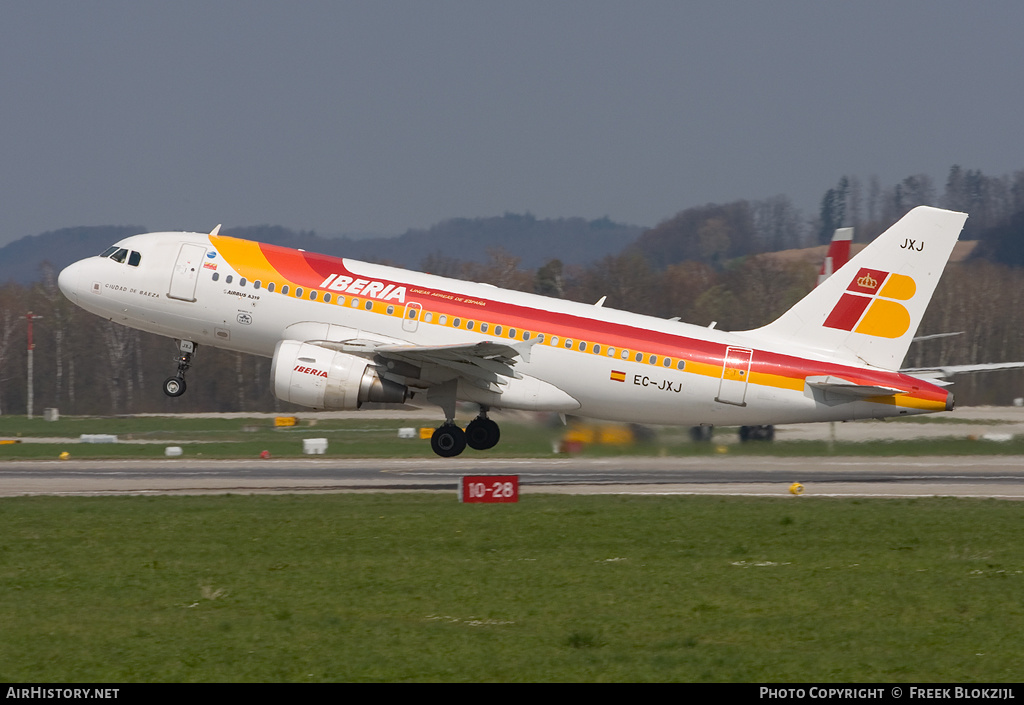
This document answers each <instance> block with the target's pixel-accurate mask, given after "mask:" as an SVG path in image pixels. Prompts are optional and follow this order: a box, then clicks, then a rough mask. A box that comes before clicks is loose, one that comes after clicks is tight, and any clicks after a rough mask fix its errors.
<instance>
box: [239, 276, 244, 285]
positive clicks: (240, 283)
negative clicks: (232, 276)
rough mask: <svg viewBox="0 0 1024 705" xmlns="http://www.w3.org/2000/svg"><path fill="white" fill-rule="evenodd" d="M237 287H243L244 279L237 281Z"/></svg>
mask: <svg viewBox="0 0 1024 705" xmlns="http://www.w3.org/2000/svg"><path fill="white" fill-rule="evenodd" d="M238 286H245V277H242V278H241V279H239V280H238Z"/></svg>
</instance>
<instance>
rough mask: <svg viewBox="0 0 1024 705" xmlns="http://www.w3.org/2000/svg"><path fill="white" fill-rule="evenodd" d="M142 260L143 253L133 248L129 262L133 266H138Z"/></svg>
mask: <svg viewBox="0 0 1024 705" xmlns="http://www.w3.org/2000/svg"><path fill="white" fill-rule="evenodd" d="M141 261H142V255H140V254H139V253H138V252H136V251H135V250H132V252H131V254H130V255H128V264H129V265H130V266H132V267H138V266H139V262H141Z"/></svg>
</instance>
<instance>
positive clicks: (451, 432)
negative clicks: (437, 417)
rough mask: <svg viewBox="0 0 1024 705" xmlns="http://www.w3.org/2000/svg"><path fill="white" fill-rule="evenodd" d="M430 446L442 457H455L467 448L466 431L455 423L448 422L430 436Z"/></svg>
mask: <svg viewBox="0 0 1024 705" xmlns="http://www.w3.org/2000/svg"><path fill="white" fill-rule="evenodd" d="M430 448H431V450H433V451H434V452H435V453H437V454H438V455H440V456H441V457H442V458H454V457H455V456H456V455H458V454H459V453H461V452H462V451H464V450H465V449H466V433H465V432H464V431H463V430H462V429H461V428H459V427H458V426H456V425H455V424H453V423H452V424H448V423H446V424H444V425H443V426H439V427H438V429H437V430H436V431H434V435H433V436H431V437H430Z"/></svg>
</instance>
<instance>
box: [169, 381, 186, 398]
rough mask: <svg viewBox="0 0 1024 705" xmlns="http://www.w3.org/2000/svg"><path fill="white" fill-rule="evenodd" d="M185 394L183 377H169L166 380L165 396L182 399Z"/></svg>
mask: <svg viewBox="0 0 1024 705" xmlns="http://www.w3.org/2000/svg"><path fill="white" fill-rule="evenodd" d="M184 393H185V379H184V378H183V377H168V378H167V379H165V380H164V394H166V395H167V396H169V397H180V396H181V395H182V394H184Z"/></svg>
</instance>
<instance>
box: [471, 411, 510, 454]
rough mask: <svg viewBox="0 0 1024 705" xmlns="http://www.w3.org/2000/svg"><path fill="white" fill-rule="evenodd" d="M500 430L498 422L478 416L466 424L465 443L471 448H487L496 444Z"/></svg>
mask: <svg viewBox="0 0 1024 705" xmlns="http://www.w3.org/2000/svg"><path fill="white" fill-rule="evenodd" d="M499 438H501V431H500V430H499V429H498V424H496V423H494V422H493V421H491V420H490V419H488V418H484V417H482V416H478V417H476V418H475V419H473V420H472V421H470V422H469V425H468V426H466V444H467V445H468V446H469V447H470V448H472V449H473V450H488V449H490V448H493V447H494V446H496V445H497V444H498V439H499Z"/></svg>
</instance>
